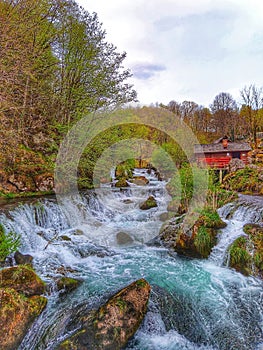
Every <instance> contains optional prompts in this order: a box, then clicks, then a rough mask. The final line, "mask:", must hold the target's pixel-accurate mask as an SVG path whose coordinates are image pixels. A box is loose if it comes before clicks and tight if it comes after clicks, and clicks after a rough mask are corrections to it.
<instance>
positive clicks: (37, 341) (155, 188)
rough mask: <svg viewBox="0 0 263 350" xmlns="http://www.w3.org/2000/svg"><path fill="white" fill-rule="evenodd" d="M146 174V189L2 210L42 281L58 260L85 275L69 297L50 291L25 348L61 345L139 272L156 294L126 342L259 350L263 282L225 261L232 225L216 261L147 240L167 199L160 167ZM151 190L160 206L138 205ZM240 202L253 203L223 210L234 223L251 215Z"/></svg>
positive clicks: (159, 348)
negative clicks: (225, 264)
mask: <svg viewBox="0 0 263 350" xmlns="http://www.w3.org/2000/svg"><path fill="white" fill-rule="evenodd" d="M141 173H142V171H140V170H137V172H136V174H139V175H141ZM149 178H150V184H149V185H148V186H145V187H139V188H138V187H135V186H131V187H130V188H129V189H128V190H124V191H122V190H117V189H114V188H113V189H110V188H107V187H106V188H103V189H102V190H103V191H104V192H103V194H102V195H101V193H99V194H96V193H94V192H93V191H89V192H87V193H84V194H83V195H82V197H81V203H76V202H75V201H74V198H68V200H67V203H66V207H65V208H66V209H67V211H65V208H64V209H63V210H62V209H61V207H60V206H58V204H57V203H56V201H55V199H46V200H42V201H39V202H38V203H31V204H24V205H21V206H19V207H17V208H15V209H14V210H11V211H8V212H7V213H3V214H2V215H1V218H0V221H1V222H2V223H3V224H4V226H5V227H6V229H9V230H14V231H16V232H18V233H20V234H21V237H22V243H23V245H22V248H21V251H22V252H23V253H29V254H31V255H33V257H34V267H35V269H36V270H37V272H38V273H39V274H40V275H41V277H42V278H43V279H44V280H46V281H47V282H48V283H51V284H52V283H53V280H54V277H58V276H61V274H62V273H63V272H62V269H61V268H63V270H64V271H65V270H68V275H69V276H72V277H75V278H81V279H83V284H82V285H81V286H80V287H79V288H78V289H77V290H75V291H74V292H72V293H70V294H69V295H64V296H61V295H59V294H58V293H57V292H56V291H55V290H53V291H51V294H50V295H49V296H48V298H49V302H48V305H47V308H46V309H45V311H44V312H43V313H42V314H41V316H40V317H39V318H38V319H37V320H36V322H35V323H34V324H33V326H32V328H31V329H30V331H29V332H28V334H27V335H26V337H25V339H24V340H23V342H22V344H21V345H20V347H19V350H53V349H55V347H56V346H57V344H58V343H59V342H60V341H61V340H63V339H65V338H66V336H67V335H68V334H71V333H72V332H73V331H74V330H75V329H77V328H78V326H79V324H78V315H81V314H83V313H84V312H87V310H90V309H91V308H94V307H97V306H98V305H100V304H101V303H103V302H104V301H105V300H107V298H108V297H109V295H111V294H113V293H115V292H116V291H117V290H119V289H120V288H122V287H124V286H126V285H127V284H129V283H130V282H132V281H134V280H135V279H138V278H141V277H144V278H146V279H147V280H148V281H149V283H150V284H151V286H152V294H151V299H150V303H149V307H148V312H147V314H146V317H145V320H144V322H143V324H142V326H141V327H140V328H139V330H138V332H137V333H136V335H135V337H134V338H133V339H132V340H131V341H130V342H129V343H128V345H127V347H126V350H256V349H257V350H259V349H261V350H262V345H263V343H262V341H263V310H262V308H263V288H262V281H261V280H259V279H256V278H252V277H250V278H247V277H244V276H242V275H240V274H239V273H237V272H235V271H232V270H230V269H228V268H226V267H221V266H218V262H219V260H220V259H221V257H222V256H224V254H225V253H224V252H223V251H222V250H220V249H218V247H220V246H221V245H222V242H221V240H222V239H224V240H225V242H226V245H227V244H229V242H231V240H232V239H233V237H232V234H233V233H234V232H236V231H237V230H231V229H230V228H229V227H228V230H229V231H228V236H227V233H225V231H224V230H226V229H224V230H222V234H221V239H220V240H219V242H218V246H217V248H216V249H218V251H219V253H216V249H215V251H214V252H213V256H214V257H215V259H213V258H211V259H210V260H208V261H201V260H197V259H186V258H182V257H179V256H177V255H176V254H173V255H171V254H170V252H169V251H167V250H166V249H164V248H160V247H148V246H147V245H145V244H144V243H145V242H147V241H148V240H149V239H151V238H153V237H155V236H156V235H157V234H158V232H159V229H160V227H161V224H162V223H161V221H160V220H159V215H160V214H161V213H163V212H165V211H166V206H167V203H168V200H169V196H168V194H167V193H166V190H165V183H164V182H159V181H157V179H156V178H155V177H154V175H153V174H151V175H150V176H149ZM149 195H154V196H155V197H156V199H157V203H158V207H157V208H152V209H150V210H146V211H142V210H140V209H139V204H140V203H141V202H143V201H144V200H145V199H146V198H147V197H148V196H149ZM240 201H242V199H240ZM244 201H245V199H244ZM243 207H244V208H247V207H248V205H247V204H246V205H245V203H243V204H242V203H241V202H239V203H238V204H235V206H234V205H232V206H231V205H228V206H227V207H225V208H224V209H222V211H221V215H222V216H223V217H224V219H225V220H226V221H227V222H228V226H229V225H234V224H233V223H232V222H235V221H237V222H238V223H240V225H239V226H238V230H239V228H241V227H242V223H244V222H247V220H251V219H252V216H250V217H249V218H248V212H246V213H245V212H244V215H243V216H242V215H241V212H242V211H243V209H242V208H243ZM257 208H258V207H257ZM255 211H256V213H255ZM227 212H228V214H227ZM252 212H253V213H254V214H253V215H256V216H257V215H259V210H258V209H256V210H254V209H252V208H251V215H252ZM230 213H231V214H230ZM260 215H261V214H260ZM260 215H259V216H257V217H258V218H259V219H260ZM230 227H232V226H230ZM236 228H237V226H236ZM119 232H122V233H125V237H126V238H127V237H129V239H128V240H127V242H126V244H125V242H123V241H122V242H120V241H118V233H119ZM239 234H240V231H239ZM241 234H242V232H241ZM127 235H128V236H127ZM65 236H67V237H68V238H70V240H65ZM223 237H224V238H223ZM219 265H220V264H219Z"/></svg>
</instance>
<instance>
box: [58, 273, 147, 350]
mask: <svg viewBox="0 0 263 350" xmlns="http://www.w3.org/2000/svg"><path fill="white" fill-rule="evenodd" d="M150 290H151V287H150V285H149V283H148V282H147V281H146V280H144V279H140V280H137V281H135V282H133V283H131V284H130V285H129V286H127V287H126V288H123V289H122V290H120V291H119V292H118V293H116V294H115V295H114V296H113V297H111V298H110V299H109V300H108V301H107V302H106V303H105V304H104V305H103V306H101V307H100V308H99V309H98V310H97V311H95V312H93V313H91V314H90V315H89V316H88V317H86V319H85V322H84V325H83V327H82V328H81V329H80V330H79V331H77V333H75V334H74V335H72V336H70V337H69V338H68V339H67V340H65V341H64V342H62V343H61V344H60V345H59V346H58V348H57V349H58V350H73V349H77V350H87V349H92V350H113V349H114V350H120V349H122V348H123V347H124V346H125V345H126V344H127V342H128V340H129V339H130V338H131V337H132V336H133V335H134V334H135V332H136V331H137V329H138V327H139V326H140V324H141V322H142V320H143V318H144V316H145V313H146V310H147V305H148V300H149V296H150Z"/></svg>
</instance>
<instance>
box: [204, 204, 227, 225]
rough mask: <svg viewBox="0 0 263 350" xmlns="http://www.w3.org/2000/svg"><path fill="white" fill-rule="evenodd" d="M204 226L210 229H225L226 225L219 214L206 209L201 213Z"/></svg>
mask: <svg viewBox="0 0 263 350" xmlns="http://www.w3.org/2000/svg"><path fill="white" fill-rule="evenodd" d="M200 214H201V219H200V220H202V221H203V225H204V226H205V227H208V228H216V229H218V228H223V227H226V223H225V222H224V221H223V220H222V219H221V218H220V216H219V214H218V212H217V211H216V210H213V209H212V208H209V207H206V208H204V209H203V210H201V212H200Z"/></svg>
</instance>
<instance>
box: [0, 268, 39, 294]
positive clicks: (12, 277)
mask: <svg viewBox="0 0 263 350" xmlns="http://www.w3.org/2000/svg"><path fill="white" fill-rule="evenodd" d="M5 287H6V288H12V289H13V290H15V291H17V292H18V293H23V294H24V295H26V296H32V295H41V294H43V293H44V291H45V283H44V282H43V281H42V280H41V279H40V278H39V277H38V276H37V274H36V273H35V271H34V270H33V269H32V268H31V267H30V266H28V265H26V266H24V265H19V266H14V267H9V268H6V269H3V270H1V271H0V288H5Z"/></svg>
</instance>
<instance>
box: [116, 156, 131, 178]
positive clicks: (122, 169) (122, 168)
mask: <svg viewBox="0 0 263 350" xmlns="http://www.w3.org/2000/svg"><path fill="white" fill-rule="evenodd" d="M133 168H134V160H130V161H129V160H127V161H125V162H122V163H120V164H118V165H117V167H116V169H115V177H116V179H118V180H119V179H122V178H124V179H126V180H127V179H129V178H131V177H132V175H133V174H132V171H133Z"/></svg>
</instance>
